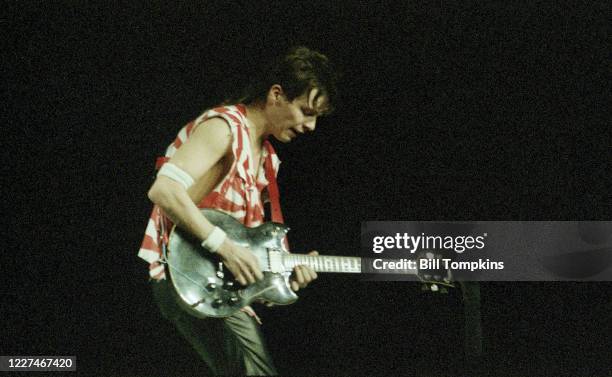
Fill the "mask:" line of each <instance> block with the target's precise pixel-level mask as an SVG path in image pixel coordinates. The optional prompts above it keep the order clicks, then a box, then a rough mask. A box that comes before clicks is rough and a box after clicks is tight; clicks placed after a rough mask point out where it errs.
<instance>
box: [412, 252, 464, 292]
mask: <svg viewBox="0 0 612 377" xmlns="http://www.w3.org/2000/svg"><path fill="white" fill-rule="evenodd" d="M445 258H449V257H448V255H446V253H445V252H443V251H439V250H420V251H419V252H417V254H416V260H417V269H418V272H417V277H418V278H419V280H420V281H421V282H423V285H422V286H421V290H422V291H428V292H435V293H448V288H455V284H454V280H453V274H452V273H451V271H450V270H449V269H446V268H444V263H443V262H442V259H445Z"/></svg>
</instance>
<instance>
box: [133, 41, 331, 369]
mask: <svg viewBox="0 0 612 377" xmlns="http://www.w3.org/2000/svg"><path fill="white" fill-rule="evenodd" d="M335 80H336V79H335V76H334V74H333V71H332V70H331V67H330V64H329V62H328V59H327V58H326V57H325V56H324V55H322V54H320V53H318V52H315V51H312V50H310V49H308V48H305V47H297V48H293V49H292V50H290V51H289V53H288V54H286V55H285V56H284V57H282V58H281V59H280V60H277V61H275V62H274V63H273V64H272V65H271V66H270V67H269V68H268V69H266V70H264V71H262V73H261V75H260V76H259V77H256V78H253V81H252V84H251V85H250V87H249V89H248V90H247V92H246V95H245V96H244V97H243V98H242V99H241V100H239V101H237V102H234V103H232V104H231V105H230V104H228V105H227V106H220V107H217V108H215V109H212V110H208V111H206V112H204V114H202V115H201V116H200V117H198V118H197V119H196V120H195V121H193V122H191V123H189V124H188V125H187V126H185V127H184V128H183V129H182V130H181V131H180V132H179V134H178V137H177V139H176V140H175V141H174V143H173V144H172V145H170V146H169V147H168V149H167V151H166V157H165V158H162V159H161V160H160V161H159V162H160V163H158V167H160V170H159V172H158V175H157V179H156V180H155V182H154V183H153V185H152V187H151V189H150V190H149V193H148V195H149V198H150V199H151V201H153V203H155V206H154V209H153V213H152V215H151V218H150V220H149V224H148V226H147V230H146V235H145V239H144V240H143V244H142V247H141V249H140V251H139V256H140V257H142V258H143V259H145V260H147V261H149V262H150V263H151V265H150V271H149V273H150V275H151V278H152V280H153V282H152V284H153V290H154V296H155V298H156V300H157V301H158V303H159V305H160V308H161V310H162V313H163V314H164V315H165V316H166V317H167V318H168V319H170V320H171V321H172V322H173V323H174V324H175V326H176V327H177V329H178V330H179V331H180V333H181V334H182V335H183V336H184V337H185V338H186V339H187V340H188V341H189V342H190V343H191V345H192V346H193V347H194V348H195V349H196V350H197V352H198V353H199V354H200V356H201V357H202V359H203V360H204V361H205V362H206V364H207V365H208V367H209V368H210V370H211V372H212V373H213V374H223V375H228V374H236V375H244V374H247V375H273V374H276V370H275V368H274V366H273V364H272V361H271V359H270V356H269V355H268V352H267V351H266V349H265V346H264V343H263V340H262V337H261V333H260V330H259V328H258V323H259V318H258V317H257V316H256V315H255V313H254V312H253V310H252V309H251V308H250V307H247V308H245V309H243V310H242V311H240V312H238V313H237V314H235V315H232V316H231V317H228V318H224V319H214V318H208V319H197V318H195V317H192V316H190V315H189V314H187V313H185V312H184V311H182V310H181V309H180V308H179V307H178V306H177V302H176V300H177V296H176V292H174V291H173V289H172V288H171V287H170V285H169V283H168V282H167V280H166V273H165V270H164V266H163V265H162V264H160V257H161V249H162V246H161V245H162V244H163V243H165V242H167V230H168V229H170V227H171V225H172V224H176V225H177V226H178V227H181V228H182V229H183V230H185V231H188V232H189V233H191V234H192V235H193V236H195V237H196V238H197V239H198V240H199V241H201V242H202V246H203V247H204V248H206V249H208V250H209V251H210V252H213V253H217V254H218V256H219V258H220V259H221V260H222V261H223V263H224V265H225V267H226V268H227V269H228V270H229V271H230V272H231V273H232V274H233V276H234V277H235V279H236V280H237V281H238V282H239V283H241V284H243V285H247V284H252V283H254V282H255V281H256V280H257V279H261V278H262V277H263V275H262V272H261V269H260V267H259V265H258V262H257V260H256V258H255V256H254V255H253V254H252V253H251V252H250V251H249V250H247V249H245V248H243V247H241V246H239V245H237V244H235V243H233V242H232V241H231V240H230V239H229V238H227V237H226V235H225V233H224V232H223V230H221V229H219V228H217V227H215V226H213V225H212V224H211V223H210V222H209V221H208V220H207V219H206V218H205V217H204V216H202V214H201V212H200V208H214V209H217V210H221V211H223V212H226V213H228V214H230V215H231V216H233V217H234V218H236V219H237V220H239V221H240V222H242V223H243V224H244V225H246V226H248V227H254V226H258V225H260V224H261V223H262V222H263V221H264V204H263V199H264V198H269V199H272V198H271V195H270V194H271V193H272V191H270V193H268V190H267V189H268V188H270V189H271V190H273V191H276V192H277V191H278V190H274V188H273V187H270V186H271V185H275V184H276V179H275V177H276V174H277V173H278V167H279V164H280V161H279V160H278V158H277V156H276V153H275V152H274V149H273V148H272V146H271V144H270V143H269V142H268V141H267V138H268V137H269V136H273V137H274V138H275V139H277V140H279V141H281V142H284V143H288V142H290V141H291V140H293V139H295V138H296V137H299V135H300V134H303V133H306V132H312V131H314V130H315V126H316V121H317V117H319V116H321V115H324V114H326V113H328V112H329V111H330V110H331V108H332V107H331V105H332V101H333V99H334V95H335ZM272 201H274V200H272ZM311 254H316V252H315V251H313V252H311ZM316 277H317V275H316V273H315V272H314V271H313V270H312V269H310V268H309V267H307V266H297V267H296V268H295V269H294V271H293V274H292V276H291V287H292V289H293V290H295V291H297V290H298V289H299V288H304V287H306V286H307V285H308V283H310V282H311V281H312V280H314V279H316Z"/></svg>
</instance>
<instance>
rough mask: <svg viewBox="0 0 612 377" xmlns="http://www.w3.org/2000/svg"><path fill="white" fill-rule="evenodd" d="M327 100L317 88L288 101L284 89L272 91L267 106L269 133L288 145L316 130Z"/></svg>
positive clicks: (278, 88)
mask: <svg viewBox="0 0 612 377" xmlns="http://www.w3.org/2000/svg"><path fill="white" fill-rule="evenodd" d="M326 100H327V98H326V97H325V96H323V95H320V92H319V90H318V89H317V88H314V89H312V90H310V91H307V92H306V93H304V94H303V95H301V96H299V97H296V98H294V99H293V101H288V100H287V98H286V97H285V95H284V94H283V93H282V88H281V87H280V86H278V85H274V86H273V87H272V88H271V89H270V93H269V95H268V101H267V106H266V116H267V121H268V122H267V123H268V130H269V133H270V134H272V135H273V136H274V137H275V138H276V139H277V140H279V141H281V142H283V143H288V142H290V141H291V140H293V139H295V138H296V137H298V136H299V135H301V134H304V133H306V132H312V131H314V130H315V126H316V121H317V117H318V116H319V114H320V113H321V112H322V110H323V107H324V105H325V103H326Z"/></svg>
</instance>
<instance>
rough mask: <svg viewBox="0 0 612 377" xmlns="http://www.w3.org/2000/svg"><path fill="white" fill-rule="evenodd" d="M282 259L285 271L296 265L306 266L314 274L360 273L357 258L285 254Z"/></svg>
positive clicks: (359, 261)
mask: <svg viewBox="0 0 612 377" xmlns="http://www.w3.org/2000/svg"><path fill="white" fill-rule="evenodd" d="M282 258H283V266H285V269H287V271H291V270H293V267H295V266H298V265H306V266H309V267H310V268H312V269H313V270H315V271H316V272H343V273H360V272H361V258H359V257H340V256H331V255H304V254H285V255H283V257H282Z"/></svg>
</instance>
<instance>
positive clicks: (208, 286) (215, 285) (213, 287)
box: [206, 283, 217, 291]
mask: <svg viewBox="0 0 612 377" xmlns="http://www.w3.org/2000/svg"><path fill="white" fill-rule="evenodd" d="M206 289H208V290H209V291H213V290H215V289H217V284H215V283H208V284H207V285H206Z"/></svg>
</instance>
